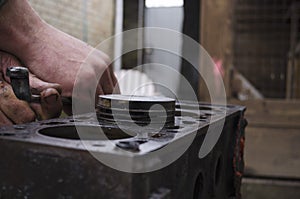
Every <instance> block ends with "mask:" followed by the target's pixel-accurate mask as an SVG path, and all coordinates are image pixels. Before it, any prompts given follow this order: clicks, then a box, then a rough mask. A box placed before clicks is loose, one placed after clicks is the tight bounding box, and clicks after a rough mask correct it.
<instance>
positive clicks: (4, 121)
mask: <svg viewBox="0 0 300 199" xmlns="http://www.w3.org/2000/svg"><path fill="white" fill-rule="evenodd" d="M12 124H13V123H12V121H11V120H10V119H8V118H7V117H6V115H5V114H4V113H3V112H2V111H0V126H5V125H12Z"/></svg>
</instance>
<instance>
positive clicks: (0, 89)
mask: <svg viewBox="0 0 300 199" xmlns="http://www.w3.org/2000/svg"><path fill="white" fill-rule="evenodd" d="M0 110H1V112H2V113H3V114H2V122H4V123H9V122H8V121H11V123H14V124H23V123H27V122H32V121H34V120H35V114H34V112H33V111H32V110H31V108H30V107H29V105H28V103H27V102H25V101H21V100H19V99H17V97H16V96H15V95H14V92H13V90H12V88H11V86H10V85H9V84H8V83H7V82H5V81H0ZM4 116H5V117H6V119H5V117H4Z"/></svg>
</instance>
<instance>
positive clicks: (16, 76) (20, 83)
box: [6, 66, 35, 102]
mask: <svg viewBox="0 0 300 199" xmlns="http://www.w3.org/2000/svg"><path fill="white" fill-rule="evenodd" d="M6 75H7V76H8V77H10V81H11V86H12V88H13V91H14V93H15V95H16V97H17V98H18V99H20V100H24V101H27V102H31V101H32V95H31V91H30V86H29V72H28V69H27V68H24V67H21V66H14V67H10V68H7V70H6ZM34 99H35V98H34Z"/></svg>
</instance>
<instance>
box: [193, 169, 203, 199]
mask: <svg viewBox="0 0 300 199" xmlns="http://www.w3.org/2000/svg"><path fill="white" fill-rule="evenodd" d="M203 190H204V177H203V174H202V172H200V173H199V174H198V176H197V179H196V182H195V186H194V197H193V198H194V199H202V198H203Z"/></svg>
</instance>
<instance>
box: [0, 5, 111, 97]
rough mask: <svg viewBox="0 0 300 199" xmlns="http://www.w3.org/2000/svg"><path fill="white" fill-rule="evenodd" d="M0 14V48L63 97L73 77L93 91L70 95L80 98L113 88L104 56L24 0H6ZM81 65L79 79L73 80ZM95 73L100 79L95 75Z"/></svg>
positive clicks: (68, 92)
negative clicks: (46, 19)
mask: <svg viewBox="0 0 300 199" xmlns="http://www.w3.org/2000/svg"><path fill="white" fill-rule="evenodd" d="M0 15H1V16H2V17H0V27H1V29H0V49H2V50H5V51H7V52H10V53H11V54H14V55H16V56H17V57H18V58H19V59H21V60H22V62H23V63H24V64H25V65H26V66H27V67H28V68H29V70H30V71H31V72H32V73H33V74H35V75H36V76H37V77H38V78H40V79H42V80H44V81H47V82H55V83H58V84H60V85H61V87H62V96H63V97H72V93H73V89H74V84H75V82H76V81H77V83H78V84H77V85H79V86H80V88H82V89H85V91H88V93H90V95H94V96H86V95H81V96H73V97H75V98H77V97H78V98H79V100H82V101H88V100H87V99H90V98H91V97H96V99H97V96H98V95H100V94H110V93H112V92H113V91H114V87H115V86H116V85H117V80H116V77H115V76H114V74H113V72H112V69H111V68H110V67H109V65H110V60H109V58H108V56H107V55H106V54H104V53H103V52H101V51H98V50H94V51H93V48H92V47H91V46H88V45H87V44H85V43H84V42H82V41H80V40H78V39H76V38H74V37H72V36H70V35H67V34H65V33H63V32H61V31H59V30H57V29H55V28H54V27H52V26H50V25H49V24H47V23H45V22H44V21H43V20H42V19H41V18H40V17H39V16H38V15H37V13H36V12H34V10H33V9H32V8H31V6H30V4H29V3H28V1H27V0H23V1H18V0H8V2H7V3H6V4H5V5H4V6H3V7H2V9H0ZM92 51H93V52H92ZM91 52H92V54H90V53H91ZM88 56H89V59H88V60H85V59H86V58H87V57H88ZM81 66H83V70H82V71H81V74H80V79H79V80H76V77H77V73H78V71H79V69H80V67H81ZM99 74H102V77H101V79H100V80H98V78H96V77H98V76H99ZM94 85H96V86H97V90H96V93H95V91H93V90H92V88H93V87H94ZM81 98H85V99H81Z"/></svg>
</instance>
